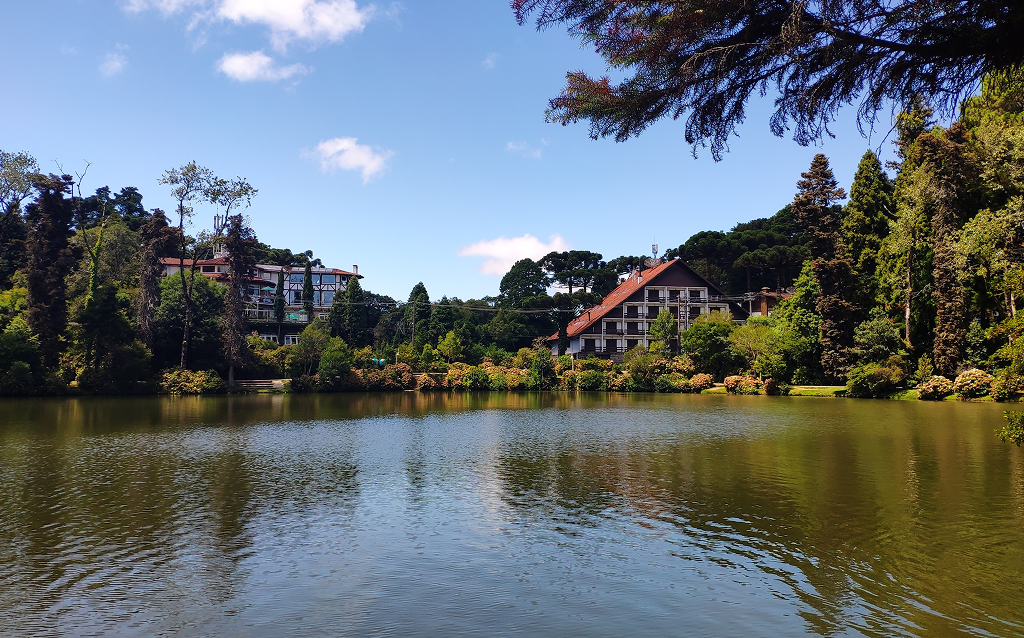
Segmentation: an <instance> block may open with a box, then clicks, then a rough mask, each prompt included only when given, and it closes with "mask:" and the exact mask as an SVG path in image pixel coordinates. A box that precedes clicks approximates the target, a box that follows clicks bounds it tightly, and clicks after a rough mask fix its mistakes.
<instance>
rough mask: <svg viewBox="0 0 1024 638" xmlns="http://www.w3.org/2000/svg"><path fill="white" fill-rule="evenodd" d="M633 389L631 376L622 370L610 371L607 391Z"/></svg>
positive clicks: (627, 390)
mask: <svg viewBox="0 0 1024 638" xmlns="http://www.w3.org/2000/svg"><path fill="white" fill-rule="evenodd" d="M632 389H633V377H631V376H629V375H628V374H626V373H624V372H612V373H610V374H609V375H608V391H609V392H629V391H630V390H632Z"/></svg>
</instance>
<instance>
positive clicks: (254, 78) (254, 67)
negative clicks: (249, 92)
mask: <svg viewBox="0 0 1024 638" xmlns="http://www.w3.org/2000/svg"><path fill="white" fill-rule="evenodd" d="M217 70H218V71H220V72H221V73H223V74H224V75H226V76H228V77H230V78H231V79H233V80H238V81H239V82H261V81H262V82H278V81H280V80H287V79H288V78H290V77H293V76H296V75H305V74H306V73H309V71H310V70H309V69H308V68H307V67H305V66H303V65H301V64H290V65H288V66H280V65H278V64H276V63H275V62H274V59H273V58H271V57H270V56H268V55H266V54H265V53H263V52H262V51H253V52H252V53H225V54H224V57H222V58H221V59H220V60H219V61H218V62H217Z"/></svg>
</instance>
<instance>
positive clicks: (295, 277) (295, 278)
mask: <svg viewBox="0 0 1024 638" xmlns="http://www.w3.org/2000/svg"><path fill="white" fill-rule="evenodd" d="M303 276H304V273H301V272H293V273H292V274H290V275H288V281H290V282H292V283H293V284H301V283H302V278H303Z"/></svg>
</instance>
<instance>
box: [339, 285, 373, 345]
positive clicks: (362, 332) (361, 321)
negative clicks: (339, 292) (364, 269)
mask: <svg viewBox="0 0 1024 638" xmlns="http://www.w3.org/2000/svg"><path fill="white" fill-rule="evenodd" d="M344 298H345V313H344V317H345V321H344V323H345V333H346V334H345V338H346V339H347V340H348V343H349V345H350V346H352V347H353V348H362V347H363V346H366V345H368V344H369V342H370V339H369V336H368V329H369V327H368V326H367V322H366V296H365V295H364V294H363V287H362V286H361V285H359V277H350V278H349V280H348V285H347V286H346V288H345V296H344Z"/></svg>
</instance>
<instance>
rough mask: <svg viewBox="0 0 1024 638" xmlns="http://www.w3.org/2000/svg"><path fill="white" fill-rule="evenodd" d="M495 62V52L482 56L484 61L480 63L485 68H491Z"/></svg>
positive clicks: (496, 59)
mask: <svg viewBox="0 0 1024 638" xmlns="http://www.w3.org/2000/svg"><path fill="white" fill-rule="evenodd" d="M497 63H498V54H497V53H488V54H487V57H486V58H484V61H483V62H481V63H480V64H481V65H482V66H483V67H484V68H485V69H493V68H494V65H495V64H497Z"/></svg>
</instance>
